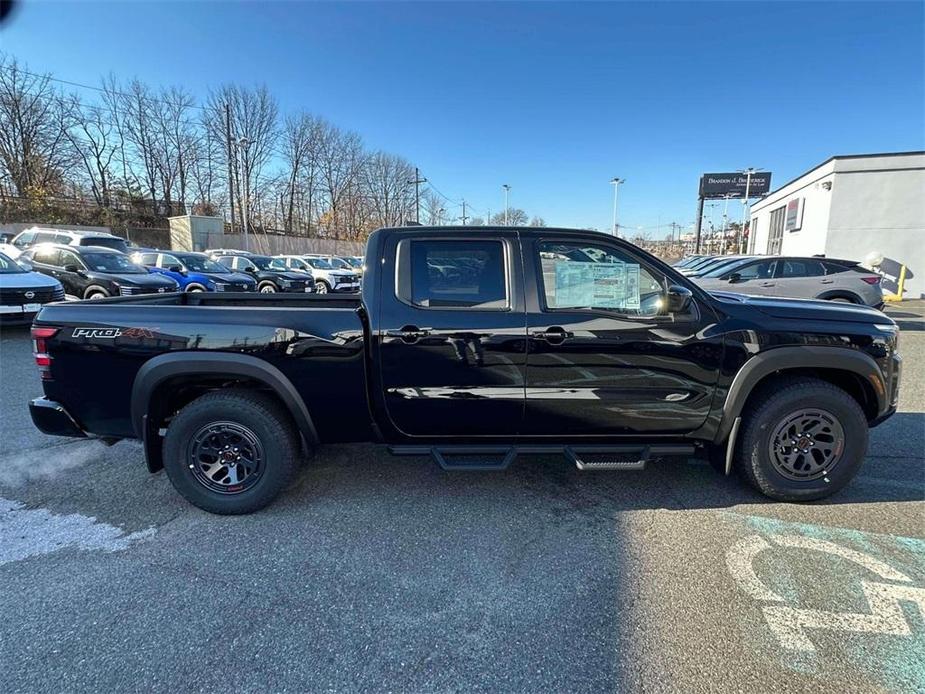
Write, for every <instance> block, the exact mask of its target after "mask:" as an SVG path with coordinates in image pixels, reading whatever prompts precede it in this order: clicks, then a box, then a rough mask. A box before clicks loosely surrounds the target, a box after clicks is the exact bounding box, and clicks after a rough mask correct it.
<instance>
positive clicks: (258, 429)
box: [164, 390, 299, 515]
mask: <svg viewBox="0 0 925 694" xmlns="http://www.w3.org/2000/svg"><path fill="white" fill-rule="evenodd" d="M298 460H299V438H298V435H297V434H296V432H295V425H294V424H293V422H292V421H291V419H290V417H289V414H288V413H287V412H286V411H285V410H284V409H283V407H282V406H281V405H280V404H279V403H278V402H276V401H275V400H274V399H273V398H271V397H269V396H268V395H265V394H263V393H259V392H251V391H246V390H218V391H213V392H211V393H207V394H205V395H203V396H201V397H199V398H197V399H196V400H193V401H192V402H191V403H189V404H188V405H187V406H186V407H184V408H183V409H182V410H180V413H179V414H178V415H177V416H176V417H174V418H173V421H171V423H170V426H169V427H168V429H167V436H166V437H165V439H164V468H165V470H166V471H167V476H168V477H169V478H170V482H171V483H172V484H173V486H174V488H175V489H176V490H177V491H178V492H179V493H180V494H181V495H182V496H183V497H185V498H186V500H187V501H189V502H190V503H192V504H194V505H195V506H198V507H199V508H201V509H203V510H205V511H209V512H210V513H218V514H223V515H234V514H241V513H250V512H251V511H257V510H258V509H261V508H263V507H264V506H266V505H267V504H269V503H270V502H271V501H273V500H274V499H275V498H276V497H277V496H278V495H279V493H280V492H281V491H283V489H285V487H286V486H287V485H288V484H289V482H290V481H291V480H292V478H293V476H294V475H295V472H296V470H297V468H298Z"/></svg>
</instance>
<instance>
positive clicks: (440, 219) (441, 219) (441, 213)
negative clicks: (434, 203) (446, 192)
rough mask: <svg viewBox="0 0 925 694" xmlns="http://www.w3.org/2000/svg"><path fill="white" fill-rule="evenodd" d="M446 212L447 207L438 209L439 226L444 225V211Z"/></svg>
mask: <svg viewBox="0 0 925 694" xmlns="http://www.w3.org/2000/svg"><path fill="white" fill-rule="evenodd" d="M444 212H446V209H445V208H443V207H441V208H440V209H439V210H437V226H438V227H439V226H443V213H444Z"/></svg>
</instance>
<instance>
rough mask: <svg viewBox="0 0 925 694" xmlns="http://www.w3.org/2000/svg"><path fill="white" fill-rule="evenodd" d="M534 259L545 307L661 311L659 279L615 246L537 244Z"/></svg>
mask: <svg viewBox="0 0 925 694" xmlns="http://www.w3.org/2000/svg"><path fill="white" fill-rule="evenodd" d="M539 260H540V266H541V268H542V281H543V290H544V293H545V296H546V307H547V308H549V309H553V310H555V309H601V310H607V311H615V312H618V313H623V314H627V315H633V316H655V315H658V314H659V312H660V311H661V309H662V304H663V301H662V297H663V295H664V292H665V284H666V283H665V278H664V277H663V276H661V275H656V274H653V273H652V272H651V271H650V270H649V269H648V268H647V267H645V266H643V265H641V264H640V263H639V262H638V261H637V260H636V259H635V258H633V257H632V256H630V255H628V254H625V253H624V252H623V251H621V250H619V249H617V248H611V247H608V246H597V245H593V244H588V243H584V242H578V243H560V242H551V243H542V244H539Z"/></svg>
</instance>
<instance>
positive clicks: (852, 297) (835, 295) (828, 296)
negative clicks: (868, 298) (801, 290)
mask: <svg viewBox="0 0 925 694" xmlns="http://www.w3.org/2000/svg"><path fill="white" fill-rule="evenodd" d="M819 298H820V299H824V300H825V301H831V300H832V299H847V300H848V301H850V302H851V303H853V304H863V303H864V302H863V301H862V300H861V297H859V296H858V295H857V294H854V293H852V292H849V291H848V290H845V289H843V290H837V291H833V292H826V293H825V294H822V295H820V296H819Z"/></svg>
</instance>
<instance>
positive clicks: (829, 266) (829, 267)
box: [822, 262, 867, 275]
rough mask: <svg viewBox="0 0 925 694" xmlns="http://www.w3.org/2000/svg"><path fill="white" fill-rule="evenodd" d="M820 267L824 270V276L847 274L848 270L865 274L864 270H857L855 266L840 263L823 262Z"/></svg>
mask: <svg viewBox="0 0 925 694" xmlns="http://www.w3.org/2000/svg"><path fill="white" fill-rule="evenodd" d="M822 266H823V267H824V268H825V274H827V275H837V274H838V273H840V272H848V270H857V271H858V272H867V270H865V269H864V268H859V267H858V266H857V265H845V264H842V263H832V262H823V263H822Z"/></svg>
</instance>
